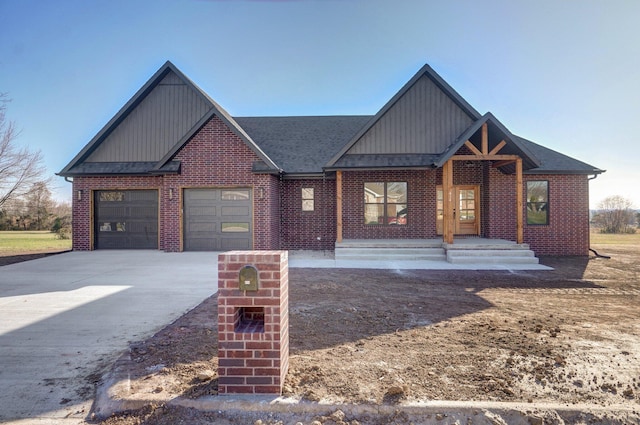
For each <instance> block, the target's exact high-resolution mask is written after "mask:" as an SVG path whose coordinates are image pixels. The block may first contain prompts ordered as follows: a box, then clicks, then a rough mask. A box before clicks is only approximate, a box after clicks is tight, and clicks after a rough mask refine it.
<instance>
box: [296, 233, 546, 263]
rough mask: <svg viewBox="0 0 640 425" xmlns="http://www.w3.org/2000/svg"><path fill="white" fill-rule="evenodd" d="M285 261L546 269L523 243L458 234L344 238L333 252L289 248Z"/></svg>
mask: <svg viewBox="0 0 640 425" xmlns="http://www.w3.org/2000/svg"><path fill="white" fill-rule="evenodd" d="M289 260H290V266H291V267H294V268H295V267H321V268H371V269H423V270H424V269H434V270H460V269H462V270H465V269H466V270H550V268H549V267H547V266H544V265H541V264H539V261H538V258H536V256H535V253H534V252H533V251H532V250H530V249H529V246H528V245H527V244H518V243H516V242H512V241H508V240H503V239H486V238H480V237H472V238H464V237H458V238H456V239H455V241H454V243H452V244H448V243H446V242H443V240H442V238H437V239H345V240H343V241H342V242H336V244H335V251H334V252H333V253H332V252H330V251H326V252H309V251H291V252H290V259H289Z"/></svg>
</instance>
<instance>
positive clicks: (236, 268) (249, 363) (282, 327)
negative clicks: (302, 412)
mask: <svg viewBox="0 0 640 425" xmlns="http://www.w3.org/2000/svg"><path fill="white" fill-rule="evenodd" d="M246 265H252V266H254V267H255V268H256V269H257V270H258V276H259V282H258V290H257V291H255V292H254V291H241V290H240V289H239V283H238V277H239V272H240V269H241V268H242V267H244V266H246ZM218 291H219V292H218V376H219V378H218V379H219V380H218V393H220V394H232V393H245V394H280V393H281V392H282V386H283V384H284V379H285V376H286V373H287V369H288V367H289V269H288V255H287V252H285V251H261V252H256V251H231V252H228V253H225V254H220V255H219V256H218Z"/></svg>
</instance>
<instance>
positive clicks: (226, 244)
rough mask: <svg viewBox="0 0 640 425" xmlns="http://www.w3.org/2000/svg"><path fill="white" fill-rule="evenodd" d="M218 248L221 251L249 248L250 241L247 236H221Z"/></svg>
mask: <svg viewBox="0 0 640 425" xmlns="http://www.w3.org/2000/svg"><path fill="white" fill-rule="evenodd" d="M220 249H221V250H222V251H232V250H235V249H243V250H246V249H251V246H250V241H249V240H248V239H247V238H242V239H240V238H237V239H236V238H223V239H220Z"/></svg>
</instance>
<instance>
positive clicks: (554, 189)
mask: <svg viewBox="0 0 640 425" xmlns="http://www.w3.org/2000/svg"><path fill="white" fill-rule="evenodd" d="M524 180H525V183H524V185H525V186H524V189H523V193H524V197H525V211H526V187H527V186H526V181H528V180H547V181H548V182H549V225H548V226H539V225H538V226H533V225H527V224H526V215H525V216H524V218H523V220H524V223H525V225H524V240H525V242H526V243H528V244H529V245H530V246H531V249H532V250H534V251H535V253H536V254H538V255H588V254H589V180H588V177H587V176H585V175H539V176H525V179H524ZM523 214H525V212H523Z"/></svg>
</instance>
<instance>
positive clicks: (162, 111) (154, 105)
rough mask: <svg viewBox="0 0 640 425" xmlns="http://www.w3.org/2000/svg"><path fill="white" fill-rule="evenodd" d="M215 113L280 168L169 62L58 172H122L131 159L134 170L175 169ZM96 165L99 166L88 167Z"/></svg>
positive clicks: (247, 142) (231, 119)
mask: <svg viewBox="0 0 640 425" xmlns="http://www.w3.org/2000/svg"><path fill="white" fill-rule="evenodd" d="M214 115H216V116H218V117H219V118H220V119H221V120H222V121H223V122H225V124H226V125H227V126H229V128H230V129H231V130H232V131H233V132H234V133H235V134H236V135H238V136H239V137H240V138H241V139H242V140H243V141H244V142H245V143H246V144H247V146H248V147H249V148H250V149H252V150H253V151H254V152H255V153H256V154H257V155H258V156H259V157H260V158H261V159H262V160H263V161H264V162H265V163H266V164H267V166H268V167H269V168H271V169H276V170H277V169H279V168H278V167H277V165H276V164H275V163H274V162H273V161H272V160H271V159H270V158H269V157H268V156H267V155H266V154H265V153H264V152H263V151H262V150H261V149H260V148H259V147H258V145H257V144H256V143H254V142H253V140H251V138H250V137H249V136H248V135H247V134H246V133H245V132H244V130H243V129H242V128H241V127H240V126H239V125H238V124H237V123H236V122H235V120H234V119H233V118H232V117H231V116H230V115H229V114H228V113H227V112H226V111H225V110H224V109H223V108H222V107H220V105H218V104H217V103H216V102H215V101H213V99H211V98H210V97H209V96H208V95H207V94H206V93H205V92H204V91H202V90H201V89H200V88H199V87H198V86H197V85H196V84H194V83H193V82H192V81H191V80H190V79H188V78H187V77H186V76H185V75H184V74H183V73H182V72H181V71H180V70H178V68H176V67H175V65H173V64H172V63H171V62H170V61H167V62H166V63H165V64H164V65H163V66H162V67H161V68H160V69H159V70H158V71H157V72H156V73H155V74H154V75H153V76H152V77H151V78H150V79H149V80H148V81H147V82H146V83H145V85H144V86H142V88H140V90H138V92H136V94H135V95H134V96H133V97H132V98H131V99H130V100H129V101H128V102H127V103H126V104H125V105H124V106H123V107H122V108H121V109H120V111H118V113H117V114H116V115H115V116H114V117H113V118H112V119H111V120H110V121H109V122H108V123H107V124H106V125H105V126H104V127H103V128H102V129H101V130H100V132H98V134H96V136H95V137H94V138H93V139H91V141H90V142H89V143H88V144H87V145H86V146H85V147H84V148H83V149H82V150H81V151H80V152H79V153H78V155H76V157H75V158H73V159H72V160H71V162H69V164H67V166H66V167H64V168H63V169H62V171H61V172H60V173H58V174H59V175H62V176H73V175H81V174H94V173H97V174H120V173H122V169H123V168H122V165H123V164H126V163H136V164H137V165H136V167H129V169H132V170H133V169H135V170H139V172H140V174H146V173H162V172H163V171H165V170H167V172H172V171H174V170H175V169H176V167H175V165H171V166H169V162H170V161H171V160H172V159H173V157H174V156H175V154H176V153H177V152H178V151H179V150H180V149H181V148H182V147H183V146H184V145H185V144H186V143H187V141H188V140H189V139H190V138H191V137H192V136H193V135H194V134H195V133H196V132H197V131H198V130H199V129H200V128H201V127H202V126H203V125H204V124H205V123H206V122H207V121H208V120H209V119H211V118H212V117H213V116H214ZM94 163H95V164H100V165H99V166H96V165H88V166H87V164H94ZM142 164H147V165H146V168H145V167H143V166H142ZM143 169H144V170H146V171H144V172H143V171H142V170H143Z"/></svg>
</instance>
